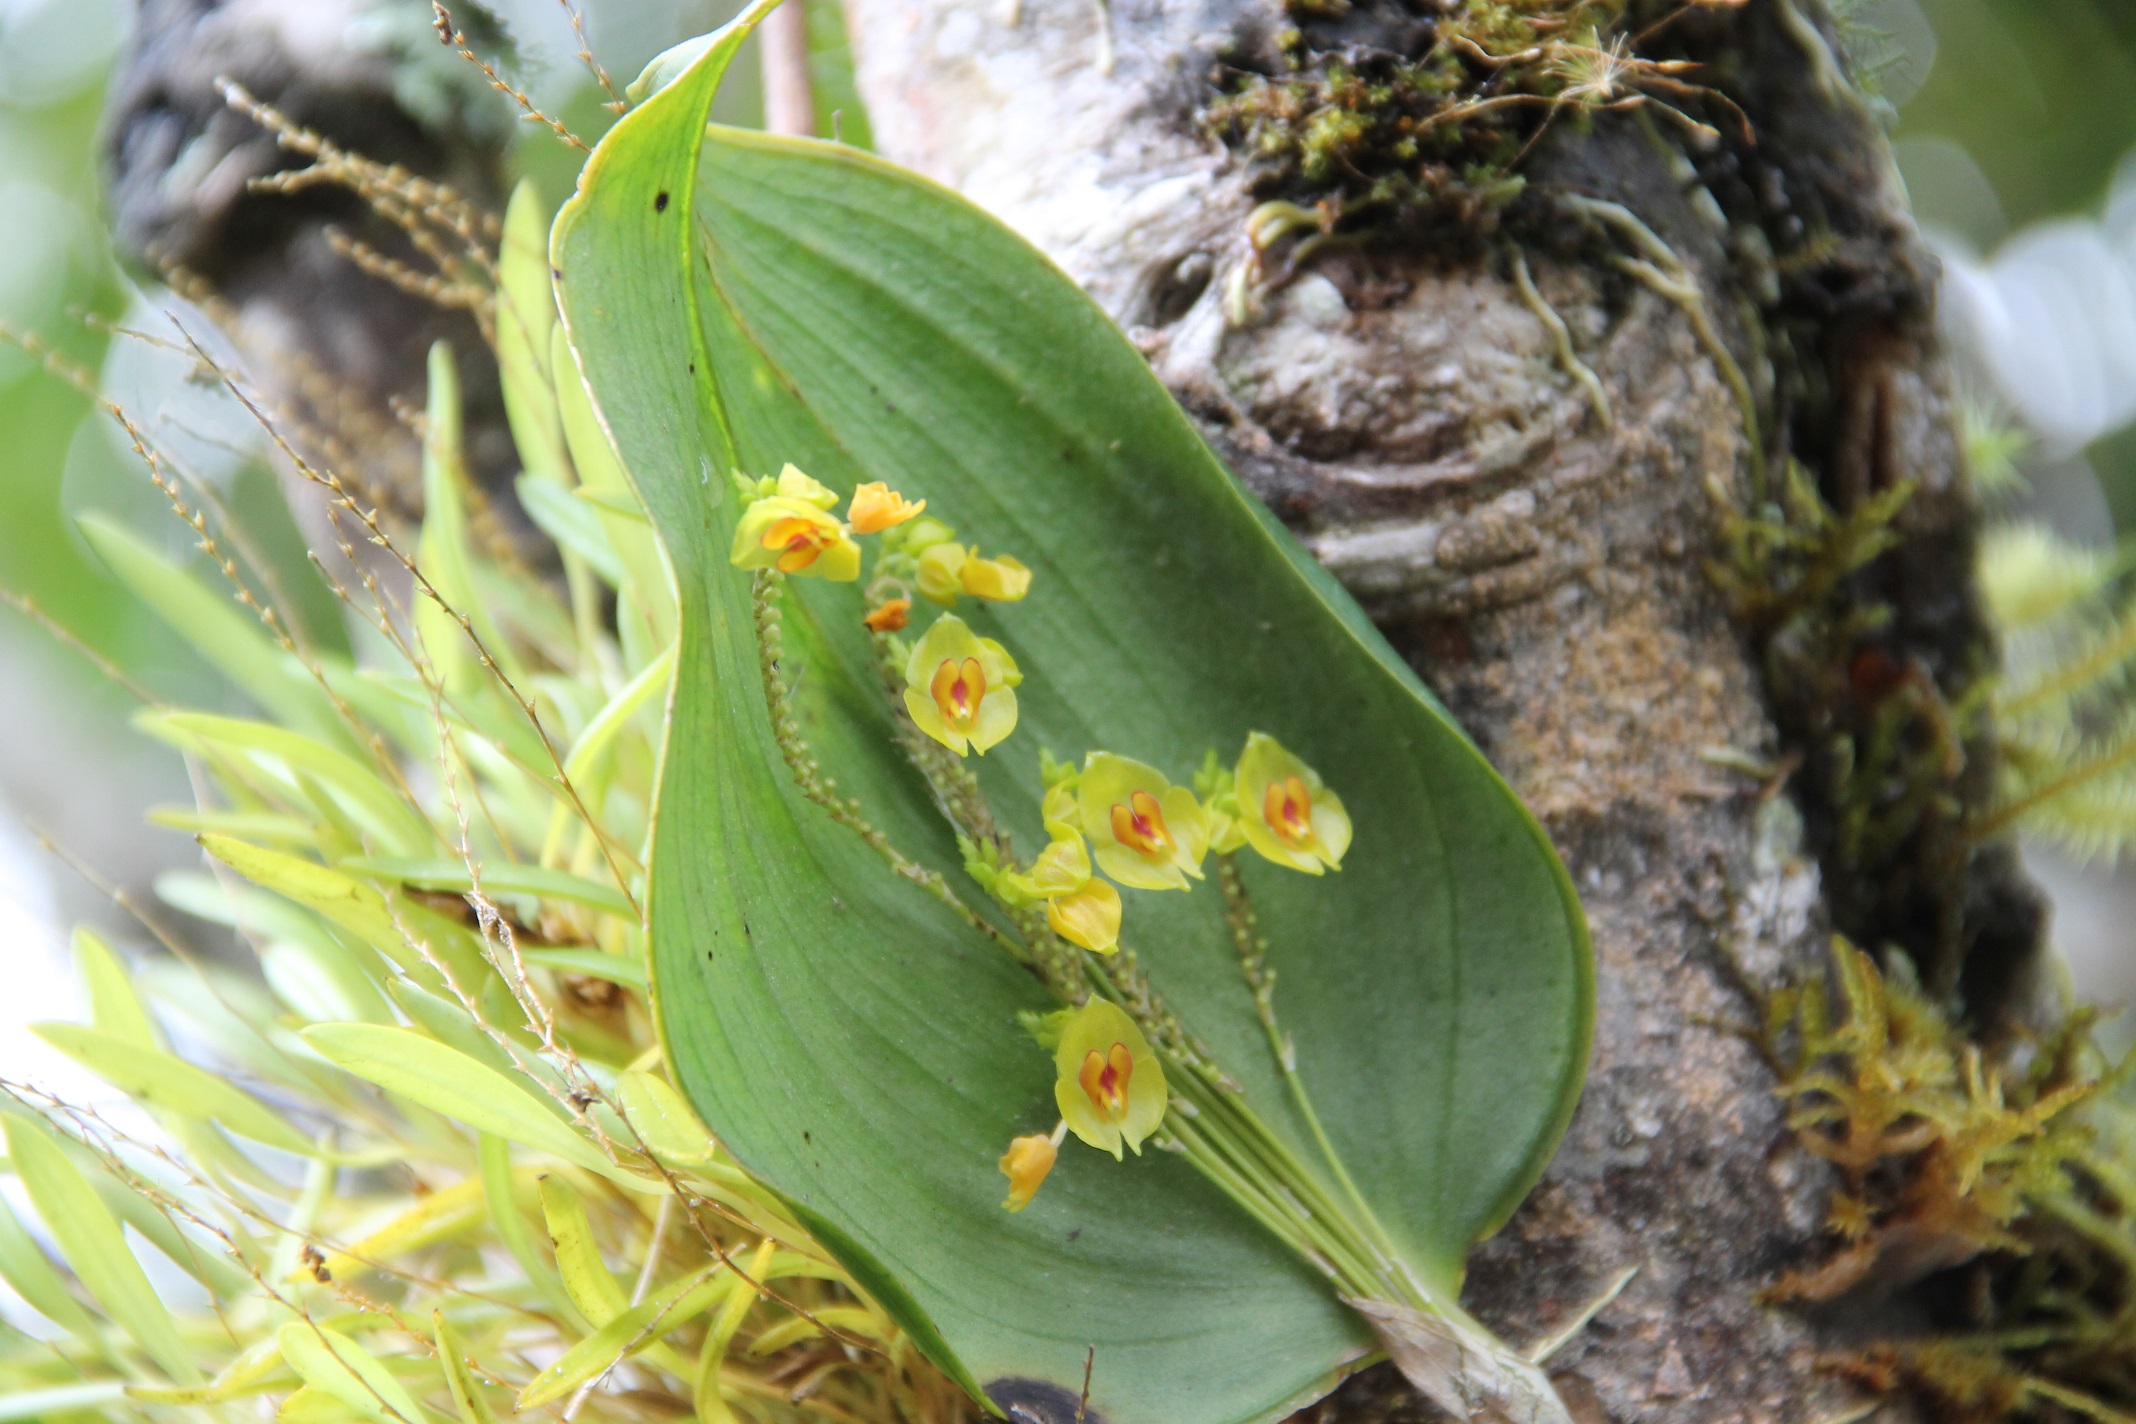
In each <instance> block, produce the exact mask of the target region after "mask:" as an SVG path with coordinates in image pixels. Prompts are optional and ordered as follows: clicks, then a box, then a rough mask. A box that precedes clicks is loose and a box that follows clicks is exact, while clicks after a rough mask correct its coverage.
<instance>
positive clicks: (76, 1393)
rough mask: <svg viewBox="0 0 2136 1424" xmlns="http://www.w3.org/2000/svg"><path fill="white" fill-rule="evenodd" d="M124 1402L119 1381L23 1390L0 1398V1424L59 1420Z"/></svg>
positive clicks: (121, 1382)
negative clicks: (27, 1420) (26, 1420)
mask: <svg viewBox="0 0 2136 1424" xmlns="http://www.w3.org/2000/svg"><path fill="white" fill-rule="evenodd" d="M125 1398H126V1385H125V1383H124V1382H123V1381H120V1380H102V1381H97V1382H94V1383H88V1384H60V1385H53V1386H52V1387H51V1388H50V1389H25V1390H19V1391H17V1392H16V1393H13V1394H0V1424H15V1421H17V1420H24V1419H59V1418H63V1417H64V1416H66V1415H69V1414H88V1413H92V1412H100V1411H102V1410H104V1409H106V1408H108V1407H109V1406H111V1405H114V1404H119V1403H121V1402H123V1401H124V1400H125Z"/></svg>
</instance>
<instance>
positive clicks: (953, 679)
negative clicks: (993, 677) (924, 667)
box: [927, 658, 986, 734]
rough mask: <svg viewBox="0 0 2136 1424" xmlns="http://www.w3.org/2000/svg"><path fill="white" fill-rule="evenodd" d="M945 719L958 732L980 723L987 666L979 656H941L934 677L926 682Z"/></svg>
mask: <svg viewBox="0 0 2136 1424" xmlns="http://www.w3.org/2000/svg"><path fill="white" fill-rule="evenodd" d="M927 691H928V693H929V695H931V696H932V697H933V698H934V703H935V706H936V707H937V708H939V709H941V712H942V720H943V721H944V722H947V723H948V724H949V725H950V726H951V727H953V728H954V729H956V730H957V731H959V732H964V733H967V734H968V733H970V732H971V730H972V729H973V728H974V727H977V726H978V725H979V704H980V703H982V702H984V701H985V700H986V669H984V668H982V667H981V666H979V659H977V658H966V659H965V660H964V661H963V662H961V663H960V662H958V661H957V660H956V659H955V658H944V659H942V665H941V666H940V667H938V668H936V669H935V675H934V680H933V681H932V682H930V683H928V684H927Z"/></svg>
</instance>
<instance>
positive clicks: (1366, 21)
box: [1203, 0, 1639, 231]
mask: <svg viewBox="0 0 2136 1424" xmlns="http://www.w3.org/2000/svg"><path fill="white" fill-rule="evenodd" d="M1623 10H1624V0H1463V3H1461V4H1460V5H1458V6H1456V7H1454V8H1452V9H1451V10H1443V9H1442V8H1441V7H1439V6H1436V5H1422V4H1418V5H1410V4H1405V3H1403V2H1402V0H1371V2H1370V3H1367V4H1363V5H1355V6H1353V5H1351V4H1349V3H1347V0H1290V3H1289V5H1288V6H1287V9H1286V14H1287V18H1288V20H1289V21H1290V23H1289V25H1288V26H1287V27H1286V28H1284V29H1282V30H1281V31H1279V32H1278V33H1277V34H1276V36H1275V37H1274V40H1273V42H1272V44H1271V45H1270V46H1269V47H1268V49H1267V52H1265V53H1262V54H1260V55H1257V56H1246V57H1240V58H1238V59H1237V60H1236V61H1235V62H1234V63H1233V64H1232V65H1230V66H1227V67H1219V68H1218V69H1217V70H1216V71H1214V73H1213V74H1212V76H1211V78H1212V83H1213V85H1214V87H1215V89H1216V91H1217V92H1216V96H1215V97H1214V98H1213V100H1212V101H1211V102H1210V103H1209V105H1208V106H1207V109H1206V110H1205V113H1204V115H1203V122H1204V124H1205V126H1206V128H1207V130H1208V131H1209V132H1210V133H1211V134H1213V135H1215V136H1216V137H1217V138H1219V139H1221V140H1222V141H1223V142H1224V143H1226V144H1227V145H1228V146H1230V147H1231V148H1232V150H1233V151H1234V152H1237V153H1239V154H1241V155H1242V156H1244V157H1245V158H1246V159H1247V160H1248V161H1249V162H1250V163H1251V165H1252V167H1253V178H1252V182H1253V187H1254V191H1255V193H1256V194H1257V195H1258V196H1261V197H1263V198H1267V199H1272V200H1274V199H1280V200H1284V201H1288V202H1293V203H1298V204H1302V205H1310V206H1315V207H1317V208H1318V209H1319V210H1320V212H1321V214H1322V217H1323V223H1324V226H1325V227H1326V228H1327V230H1329V231H1333V230H1334V229H1335V228H1337V227H1338V226H1345V225H1347V226H1350V227H1353V228H1354V227H1358V226H1366V225H1384V224H1390V223H1401V222H1405V221H1408V220H1412V219H1415V218H1417V217H1420V216H1428V215H1430V214H1432V213H1433V212H1435V211H1436V210H1439V209H1442V208H1445V207H1447V206H1448V205H1452V206H1453V207H1455V208H1458V209H1460V210H1462V211H1473V210H1474V209H1476V208H1477V207H1478V206H1479V205H1481V206H1495V205H1496V204H1498V203H1502V202H1503V201H1505V200H1507V199H1510V198H1511V197H1513V196H1515V195H1517V194H1518V193H1519V192H1520V190H1521V183H1520V180H1519V177H1518V175H1517V173H1516V169H1517V168H1518V165H1519V162H1520V160H1521V158H1522V157H1523V156H1524V154H1525V153H1526V151H1527V150H1528V148H1529V147H1530V146H1531V145H1532V143H1533V141H1534V139H1535V137H1536V136H1537V134H1538V133H1539V132H1540V131H1541V130H1542V128H1543V127H1544V126H1545V125H1546V124H1548V123H1549V122H1550V121H1551V120H1552V119H1553V118H1554V117H1556V116H1558V115H1560V114H1561V113H1563V112H1565V111H1566V110H1567V109H1571V110H1572V111H1574V112H1575V113H1579V112H1584V111H1586V110H1589V109H1592V108H1594V107H1598V106H1601V105H1605V104H1610V103H1615V102H1620V101H1623V100H1625V99H1627V98H1628V97H1630V96H1631V94H1632V92H1633V91H1632V90H1631V88H1630V83H1631V80H1632V78H1633V76H1634V75H1635V74H1636V73H1637V72H1638V70H1639V65H1638V63H1637V61H1635V60H1632V59H1631V58H1629V56H1628V55H1627V53H1626V51H1625V48H1624V45H1623V42H1622V41H1621V40H1619V39H1613V38H1612V35H1611V32H1612V29H1613V27H1615V26H1616V24H1617V23H1618V21H1619V20H1620V19H1621V18H1622V15H1623Z"/></svg>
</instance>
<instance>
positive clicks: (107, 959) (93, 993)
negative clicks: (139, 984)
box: [74, 925, 157, 1048]
mask: <svg viewBox="0 0 2136 1424" xmlns="http://www.w3.org/2000/svg"><path fill="white" fill-rule="evenodd" d="M74 967H75V968H76V969H77V970H79V971H80V972H81V976H82V989H83V991H84V993H85V994H86V995H87V996H88V999H89V1021H90V1022H91V1023H93V1024H95V1025H96V1027H97V1028H98V1030H100V1031H101V1032H104V1033H108V1034H110V1035H111V1036H112V1037H113V1038H119V1039H124V1040H125V1041H126V1042H128V1043H132V1044H138V1045H139V1046H140V1047H143V1048H154V1047H156V1046H157V1039H156V1027H155V1024H154V1022H153V1021H152V1020H150V1018H149V1016H148V1010H147V1009H145V1008H143V1007H142V1006H141V999H140V996H139V995H137V994H135V993H134V991H133V982H132V976H131V975H129V974H128V973H127V972H126V966H125V965H124V964H123V963H121V962H120V960H119V956H118V955H117V954H116V953H114V952H113V950H112V948H111V946H110V945H108V944H106V943H104V941H103V940H102V939H101V938H99V937H98V935H97V933H96V931H94V930H92V929H90V928H88V927H87V926H86V925H85V926H82V927H80V928H77V929H76V930H75V931H74Z"/></svg>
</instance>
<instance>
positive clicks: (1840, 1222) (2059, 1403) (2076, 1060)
mask: <svg viewBox="0 0 2136 1424" xmlns="http://www.w3.org/2000/svg"><path fill="white" fill-rule="evenodd" d="M1894 963H1895V964H1901V965H1903V964H1904V963H1905V961H1904V960H1903V959H1901V960H1896V961H1894ZM1767 1008H1768V1013H1767V1022H1766V1027H1765V1034H1764V1038H1765V1045H1766V1049H1767V1053H1768V1055H1769V1057H1770V1058H1771V1060H1772V1062H1773V1065H1774V1068H1775V1070H1776V1072H1777V1073H1778V1074H1779V1077H1780V1092H1781V1095H1782V1097H1783V1098H1784V1099H1785V1101H1786V1102H1787V1105H1788V1122H1789V1125H1790V1127H1791V1128H1793V1130H1794V1131H1795V1133H1796V1135H1797V1139H1798V1141H1799V1142H1800V1143H1801V1144H1802V1146H1803V1147H1805V1148H1806V1149H1807V1150H1808V1151H1810V1152H1812V1153H1814V1154H1815V1155H1817V1156H1819V1157H1822V1158H1824V1159H1825V1160H1827V1161H1829V1162H1831V1163H1832V1164H1833V1165H1834V1166H1835V1167H1836V1168H1837V1169H1838V1173H1839V1178H1840V1186H1839V1188H1838V1190H1836V1191H1835V1192H1834V1194H1833V1197H1832V1203H1831V1208H1830V1213H1829V1220H1828V1226H1829V1229H1830V1231H1831V1232H1832V1234H1833V1236H1834V1237H1835V1238H1836V1239H1837V1240H1838V1241H1839V1243H1840V1249H1839V1251H1838V1252H1837V1254H1836V1255H1834V1256H1833V1258H1832V1259H1831V1260H1830V1261H1829V1262H1827V1263H1826V1264H1824V1265H1823V1266H1821V1267H1818V1268H1817V1269H1814V1270H1809V1271H1801V1272H1797V1273H1794V1274H1792V1275H1790V1276H1789V1277H1787V1278H1786V1279H1785V1280H1783V1281H1782V1282H1781V1283H1780V1284H1779V1285H1778V1286H1777V1287H1776V1288H1775V1291H1774V1294H1775V1295H1776V1296H1778V1297H1781V1298H1784V1299H1794V1300H1807V1301H1824V1300H1830V1299H1833V1298H1835V1297H1837V1296H1839V1295H1841V1294H1843V1293H1846V1292H1849V1291H1856V1290H1862V1289H1879V1290H1890V1289H1894V1288H1897V1287H1901V1286H1905V1285H1909V1284H1913V1283H1915V1282H1917V1281H1919V1280H1922V1279H1923V1278H1926V1277H1930V1276H1937V1277H1939V1280H1938V1281H1937V1283H1936V1285H1935V1288H1934V1289H1932V1290H1929V1291H1926V1292H1924V1293H1923V1298H1924V1299H1926V1300H1928V1301H1929V1302H1930V1303H1931V1304H1932V1306H1935V1307H1938V1308H1940V1309H1941V1310H1942V1312H1943V1314H1942V1317H1941V1318H1939V1319H1937V1320H1935V1321H1934V1322H1933V1324H1934V1326H1935V1329H1934V1331H1933V1333H1931V1334H1929V1335H1927V1336H1924V1337H1923V1338H1920V1339H1917V1340H1911V1341H1906V1342H1894V1343H1888V1344H1880V1345H1877V1346H1874V1347H1872V1348H1870V1349H1868V1350H1865V1351H1861V1352H1859V1353H1857V1354H1852V1355H1848V1356H1846V1357H1844V1358H1843V1359H1841V1360H1839V1361H1837V1362H1836V1363H1837V1364H1838V1365H1839V1366H1840V1368H1842V1369H1844V1370H1845V1371H1846V1372H1847V1373H1849V1374H1850V1375H1852V1376H1854V1377H1855V1378H1856V1379H1858V1380H1860V1381H1861V1382H1862V1383H1864V1384H1866V1385H1869V1386H1870V1387H1872V1388H1874V1389H1877V1390H1883V1391H1888V1390H1895V1389H1901V1388H1904V1389H1907V1390H1909V1391H1912V1392H1914V1393H1916V1394H1917V1395H1919V1396H1921V1397H1922V1398H1923V1399H1924V1400H1925V1401H1926V1402H1927V1403H1928V1405H1929V1406H1930V1410H1931V1413H1930V1417H1933V1418H1935V1419H1938V1420H1949V1421H1956V1424H1991V1421H1993V1422H1994V1424H2000V1421H2008V1420H2033V1419H2038V1420H2052V1419H2066V1418H2069V1417H2070V1416H2071V1415H2078V1416H2083V1417H2086V1418H2090V1419H2095V1420H2100V1421H2107V1424H2114V1421H2121V1420H2124V1419H2126V1418H2127V1417H2128V1416H2127V1415H2125V1414H2123V1413H2120V1412H2117V1411H2119V1410H2121V1409H2125V1408H2126V1407H2127V1406H2128V1405H2129V1404H2130V1402H2131V1401H2132V1399H2136V1279H2132V1277H2131V1274H2130V1273H2131V1269H2132V1267H2136V1215H2132V1213H2136V1179H2132V1177H2131V1174H2130V1173H2129V1171H2128V1169H2127V1166H2126V1164H2127V1163H2128V1162H2129V1161H2130V1160H2131V1158H2130V1156H2129V1153H2130V1150H2131V1149H2132V1148H2136V1107H2132V1103H2131V1100H2130V1098H2129V1088H2128V1084H2127V1082H2126V1079H2127V1065H2126V1064H2124V1065H2122V1066H2121V1067H2113V1066H2111V1065H2109V1064H2108V1063H2107V1062H2106V1060H2105V1059H2104V1058H2103V1056H2102V1055H2101V1054H2100V1053H2099V1051H2098V1050H2097V1048H2096V1047H2095V1046H2094V1045H2093V1043H2092V1039H2091V1034H2090V1030H2091V1026H2092V1022H2093V1015H2092V1014H2091V1013H2090V1012H2089V1011H2087V1010H2080V1011H2078V1012H2076V1013H2073V1014H2071V1015H2070V1016H2069V1017H2068V1018H2066V1019H2065V1020H2064V1021H2063V1022H2062V1023H2061V1024H2060V1025H2059V1026H2057V1027H2056V1028H2055V1030H2054V1031H2053V1032H2051V1033H2048V1034H2046V1035H2044V1036H2043V1037H2039V1038H2036V1039H2034V1038H2020V1039H2014V1040H2012V1041H2010V1042H2008V1043H2007V1044H2005V1045H2003V1046H2001V1047H1999V1048H1992V1049H1991V1048H1985V1047H1983V1046H1982V1045H1980V1044H1978V1043H1975V1042H1973V1041H1971V1040H1969V1039H1968V1038H1967V1037H1966V1035H1965V1034H1964V1032H1963V1031H1962V1030H1961V1029H1959V1028H1958V1027H1957V1026H1956V1025H1954V1024H1953V1023H1952V1022H1951V1020H1950V1019H1949V1018H1948V1017H1946V1016H1945V1014H1944V1013H1943V1012H1942V1011H1941V1010H1939V1009H1938V1008H1937V1007H1936V1006H1935V1005H1934V1004H1933V1003H1932V1002H1930V1001H1929V999H1928V998H1926V997H1925V996H1924V995H1923V994H1922V993H1921V991H1920V990H1919V989H1918V988H1917V987H1916V986H1915V985H1913V984H1912V983H1911V982H1909V981H1908V979H1907V978H1905V977H1904V976H1903V975H1901V974H1898V973H1893V974H1890V975H1886V974H1881V973H1879V972H1878V970H1877V968H1876V966H1875V964H1874V962H1873V961H1872V960H1871V959H1870V958H1869V956H1868V955H1866V954H1864V953H1862V952H1860V951H1859V950H1856V949H1854V948H1853V947H1852V946H1850V945H1848V944H1846V943H1844V942H1843V941H1841V942H1835V944H1834V946H1833V973H1832V976H1831V978H1830V979H1829V980H1826V979H1824V978H1821V977H1820V978H1814V979H1812V980H1811V981H1810V982H1808V983H1806V984H1803V985H1801V986H1800V987H1798V988H1794V989H1789V990H1786V991H1783V992H1781V993H1779V994H1776V995H1774V996H1773V998H1772V999H1771V1001H1770V1002H1769V1004H1768V1006H1767Z"/></svg>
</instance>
